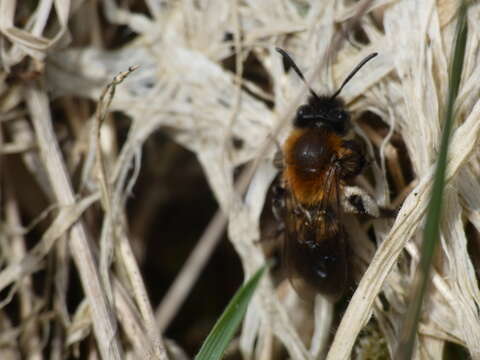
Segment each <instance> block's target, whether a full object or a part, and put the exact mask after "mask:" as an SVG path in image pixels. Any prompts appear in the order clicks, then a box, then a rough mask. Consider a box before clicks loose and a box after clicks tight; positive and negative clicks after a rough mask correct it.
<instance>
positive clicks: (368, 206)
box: [342, 186, 380, 218]
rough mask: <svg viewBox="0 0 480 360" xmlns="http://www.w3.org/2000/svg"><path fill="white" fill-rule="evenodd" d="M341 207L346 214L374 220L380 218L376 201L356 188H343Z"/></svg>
mask: <svg viewBox="0 0 480 360" xmlns="http://www.w3.org/2000/svg"><path fill="white" fill-rule="evenodd" d="M342 205H343V210H344V211H345V212H346V213H353V214H361V215H368V216H371V217H374V218H377V217H379V216H380V210H379V208H378V205H377V203H376V201H375V200H374V199H373V198H372V197H371V196H370V195H369V194H367V192H366V191H365V190H363V189H361V188H359V187H357V186H345V189H344V194H343V197H342Z"/></svg>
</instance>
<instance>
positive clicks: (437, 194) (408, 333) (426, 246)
mask: <svg viewBox="0 0 480 360" xmlns="http://www.w3.org/2000/svg"><path fill="white" fill-rule="evenodd" d="M467 7H468V5H467V4H466V2H465V1H462V3H461V5H460V8H459V12H458V24H457V29H456V36H455V40H454V41H455V44H454V51H453V59H452V64H451V69H450V78H449V93H448V99H447V107H446V109H445V121H444V129H443V134H442V142H441V147H440V152H439V155H438V162H437V168H436V171H435V178H434V182H433V187H432V194H431V199H430V203H429V206H428V213H427V219H426V223H425V230H424V234H423V243H422V249H421V258H420V263H419V266H418V268H417V272H416V274H415V279H414V286H413V291H412V293H411V296H410V299H411V303H410V306H409V308H408V311H407V315H406V318H405V322H404V324H403V327H402V331H401V332H400V342H399V346H398V349H397V353H396V354H395V359H398V360H410V359H411V358H412V355H413V351H414V344H415V335H416V333H417V327H418V321H419V317H420V312H421V308H422V302H423V297H424V294H425V291H426V289H427V285H428V282H429V278H430V276H429V275H430V268H431V265H432V260H433V257H434V254H435V249H436V245H437V243H438V239H439V236H440V226H439V224H440V220H441V210H442V199H443V192H444V188H445V171H446V167H447V154H448V145H449V139H450V133H451V130H452V125H453V117H454V116H453V115H454V104H455V99H456V97H457V94H458V89H459V87H460V80H461V77H462V68H463V61H464V58H465V47H466V42H467V22H466V13H467Z"/></svg>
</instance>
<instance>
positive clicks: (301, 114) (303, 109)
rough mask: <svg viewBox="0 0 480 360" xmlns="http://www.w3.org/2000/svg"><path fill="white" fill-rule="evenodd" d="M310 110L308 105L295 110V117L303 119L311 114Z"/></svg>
mask: <svg viewBox="0 0 480 360" xmlns="http://www.w3.org/2000/svg"><path fill="white" fill-rule="evenodd" d="M311 111H312V109H311V107H310V106H309V105H302V106H300V107H299V108H298V110H297V117H298V118H300V119H301V118H305V117H306V116H307V115H309V114H310V113H311Z"/></svg>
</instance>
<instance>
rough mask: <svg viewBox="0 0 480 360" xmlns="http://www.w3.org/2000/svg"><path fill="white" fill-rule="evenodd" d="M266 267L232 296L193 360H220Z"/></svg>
mask: <svg viewBox="0 0 480 360" xmlns="http://www.w3.org/2000/svg"><path fill="white" fill-rule="evenodd" d="M267 267H268V265H264V266H262V267H261V268H260V269H259V270H258V271H257V272H256V273H255V274H254V275H253V276H252V277H251V279H250V280H248V281H247V282H246V283H245V284H244V285H243V286H242V287H241V288H240V289H239V290H238V291H237V292H236V293H235V295H234V297H233V298H232V300H231V301H230V303H229V304H228V305H227V307H226V309H225V311H224V312H223V314H222V315H221V316H220V318H219V319H218V320H217V322H216V324H215V326H214V327H213V329H212V331H211V332H210V334H209V335H208V336H207V339H206V340H205V342H204V343H203V345H202V347H201V348H200V351H199V352H198V354H197V356H195V360H215V359H220V358H221V357H222V355H223V353H224V352H225V349H226V348H227V346H228V344H229V343H230V341H231V340H232V338H233V335H235V332H236V331H237V329H238V327H239V326H240V323H241V322H242V319H243V316H244V315H245V312H246V311H247V307H248V304H249V303H250V300H251V298H252V295H253V293H254V292H255V289H256V288H257V285H258V283H259V281H260V279H261V278H262V275H263V274H264V272H265V270H266V269H267Z"/></svg>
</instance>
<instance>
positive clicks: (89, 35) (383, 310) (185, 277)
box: [0, 0, 480, 360]
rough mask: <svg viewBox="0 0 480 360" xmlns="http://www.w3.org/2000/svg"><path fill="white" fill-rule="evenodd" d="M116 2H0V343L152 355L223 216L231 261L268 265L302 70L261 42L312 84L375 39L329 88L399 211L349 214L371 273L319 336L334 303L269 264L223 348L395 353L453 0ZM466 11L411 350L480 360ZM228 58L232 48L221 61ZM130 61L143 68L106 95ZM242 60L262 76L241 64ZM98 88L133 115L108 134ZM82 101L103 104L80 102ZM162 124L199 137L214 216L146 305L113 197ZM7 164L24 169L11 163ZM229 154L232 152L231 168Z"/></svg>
mask: <svg viewBox="0 0 480 360" xmlns="http://www.w3.org/2000/svg"><path fill="white" fill-rule="evenodd" d="M121 3H122V4H121V5H119V4H118V3H115V1H114V0H103V1H99V2H98V3H97V1H74V2H70V1H68V0H67V1H62V0H57V1H51V0H41V1H39V2H38V3H37V2H34V1H15V0H11V1H2V2H1V3H0V9H1V11H0V17H1V22H0V31H1V40H2V41H1V42H0V46H1V50H2V51H1V64H2V70H1V73H0V74H1V78H0V81H1V85H2V86H1V88H0V89H1V90H0V91H1V102H0V105H1V115H0V116H1V123H0V125H1V127H0V143H1V148H0V149H1V155H2V157H1V158H0V160H1V163H0V166H1V169H2V172H1V180H2V191H1V194H2V195H3V196H2V203H1V206H2V211H1V214H2V218H1V219H2V222H1V224H2V227H1V229H2V231H1V233H0V236H1V237H0V245H1V257H0V261H1V271H0V291H1V294H2V297H1V307H0V329H1V334H0V339H1V340H0V357H1V358H2V359H18V358H21V357H22V356H25V358H29V359H43V358H44V357H46V356H47V354H49V356H50V357H51V358H54V359H58V358H63V357H65V356H67V355H68V354H76V353H77V354H78V353H80V354H82V355H83V356H84V357H87V354H88V355H93V354H97V355H98V356H101V357H102V358H104V359H123V358H125V357H128V358H141V359H143V358H147V357H149V358H158V359H166V358H167V353H166V352H165V344H166V343H165V340H164V339H163V337H162V332H163V330H164V329H165V328H166V326H167V325H168V324H169V323H170V321H172V318H173V316H174V314H175V313H176V312H177V311H178V307H179V306H180V304H181V303H182V301H183V299H184V298H185V297H186V296H188V291H189V289H190V288H191V286H192V284H193V283H194V282H195V279H196V278H197V276H198V273H199V272H200V271H201V269H202V266H203V264H204V263H205V261H207V260H208V257H209V256H210V254H211V251H212V249H213V248H214V246H215V244H216V242H217V239H218V237H219V234H220V233H221V232H222V229H223V228H224V226H227V229H228V236H229V239H230V241H231V242H232V244H233V245H234V247H235V249H236V251H237V253H238V256H239V257H240V258H241V261H242V264H243V269H244V272H245V276H246V277H248V276H250V275H251V274H252V273H253V272H254V271H255V270H256V269H258V268H259V267H260V266H261V265H262V264H263V263H264V262H265V255H264V253H263V252H262V249H261V247H260V246H259V245H258V243H257V241H258V240H259V238H260V236H261V234H260V223H259V222H260V215H261V214H262V210H263V208H264V203H265V199H266V194H267V191H268V188H269V186H270V184H271V182H272V180H273V178H274V176H275V174H276V170H275V169H274V168H273V166H272V158H273V155H274V153H275V151H276V149H275V146H274V143H275V142H274V141H272V138H275V139H277V140H278V141H279V142H281V141H283V140H284V139H285V136H286V135H287V133H288V131H289V127H290V124H289V119H291V117H292V114H293V111H294V110H295V108H296V107H297V106H298V105H299V104H300V102H301V101H302V99H304V97H305V93H306V91H305V88H304V86H303V85H302V83H301V82H300V81H299V80H298V79H297V78H295V77H294V76H289V75H288V74H285V72H284V68H283V65H282V60H281V57H280V56H278V54H277V53H276V52H275V51H274V48H275V47H276V46H280V47H282V48H285V49H287V50H288V51H289V52H290V53H291V54H292V56H293V57H294V58H295V59H296V61H297V62H298V64H299V66H300V67H301V68H302V69H303V70H304V71H305V73H306V77H307V78H308V79H309V82H310V83H311V84H313V87H314V88H315V89H317V90H318V91H319V92H328V91H331V90H332V89H334V88H335V87H336V86H338V84H339V83H340V82H341V80H342V79H343V78H344V76H345V74H347V73H348V72H349V71H350V70H351V69H352V68H353V67H354V65H355V64H357V63H358V62H359V60H360V59H362V58H363V57H365V56H366V55H367V54H369V53H371V52H373V51H377V52H379V54H380V55H379V56H378V57H377V58H376V59H375V61H374V63H373V64H372V65H371V66H370V65H369V66H368V71H367V70H362V71H361V72H360V73H359V74H358V75H357V76H356V78H355V79H354V81H351V83H350V84H349V85H348V87H347V88H345V90H344V92H343V93H342V95H343V97H344V98H345V99H346V100H347V103H348V106H349V108H350V109H351V110H352V111H353V113H354V114H356V121H355V124H356V130H357V133H358V134H360V135H361V136H362V137H363V138H364V139H365V141H366V142H367V144H368V148H369V152H370V157H371V158H372V159H377V161H373V162H372V166H371V171H370V172H371V174H370V176H366V177H364V178H363V179H360V181H361V182H362V184H363V185H364V186H365V187H366V188H367V189H368V190H369V191H370V192H371V193H372V194H373V195H374V196H375V198H376V199H377V201H378V203H379V204H381V205H383V206H387V207H397V206H398V207H399V211H398V214H397V216H396V217H395V219H390V218H384V219H378V220H375V221H373V222H368V223H359V222H357V221H356V220H355V219H351V220H350V223H349V224H348V227H349V232H351V233H355V242H354V248H355V254H356V257H357V258H358V259H357V260H356V262H357V263H358V266H359V268H361V269H363V270H362V271H364V274H363V276H358V279H357V280H358V281H359V284H358V288H357V290H356V292H355V294H354V295H353V297H352V299H351V300H350V302H349V304H348V307H347V309H346V312H345V314H344V316H343V318H342V319H341V322H340V324H339V326H338V329H337V331H336V332H335V335H334V337H333V341H332V339H331V333H332V323H333V322H334V319H333V316H332V305H331V304H329V303H328V302H326V301H324V300H322V299H321V298H320V297H319V298H318V299H317V300H316V302H315V308H314V310H312V309H307V308H306V307H305V304H304V303H302V301H300V300H299V299H298V298H296V295H295V293H294V292H293V291H292V289H291V288H290V287H289V285H288V284H287V283H286V282H283V283H281V284H280V285H279V286H277V287H274V285H273V282H272V281H271V279H270V278H268V279H266V280H265V281H263V282H262V284H261V286H260V288H259V289H258V293H257V296H256V297H255V298H254V301H253V303H252V305H251V306H250V308H249V311H248V313H247V316H246V319H245V321H244V325H243V330H242V332H241V334H240V336H239V341H238V342H237V343H236V346H237V347H238V349H239V351H240V352H241V353H242V354H243V356H245V357H246V358H255V359H274V358H278V356H280V355H278V354H279V353H278V348H279V344H281V345H282V346H283V347H284V348H285V349H286V350H287V352H288V354H289V356H290V357H291V358H294V359H319V358H324V357H326V358H327V359H329V360H333V359H347V358H349V357H350V355H351V354H352V351H353V354H354V356H355V357H356V358H370V357H368V356H375V354H374V355H372V354H371V352H372V351H373V352H374V353H375V352H382V351H384V352H385V351H387V350H388V351H389V352H390V354H391V353H392V352H393V351H394V349H395V348H396V346H397V342H398V332H399V327H400V324H401V321H402V317H403V315H404V313H405V310H406V307H407V305H408V298H407V295H408V289H409V287H410V284H411V281H412V277H413V274H414V270H415V268H416V265H417V263H418V259H419V250H418V248H419V247H418V244H419V241H420V234H421V229H422V224H423V218H424V214H425V209H426V206H427V204H428V200H429V190H430V188H431V183H432V177H433V169H434V162H435V159H436V154H437V151H438V147H439V141H440V134H441V126H442V109H443V108H444V105H445V99H446V95H447V89H448V60H449V56H450V53H451V51H452V49H451V47H452V38H453V35H454V30H455V22H456V17H455V14H456V9H457V2H456V1H454V0H437V1H434V0H427V1H420V2H417V1H412V0H374V1H359V2H355V1H348V0H345V1H334V0H328V1H307V0H282V1H270V0H265V1H251V0H244V1H221V0H217V1H207V0H205V1H203V0H200V1H154V0H145V2H144V3H143V2H141V4H140V5H139V4H138V3H137V2H134V1H125V2H121ZM139 3H140V2H139ZM479 19H480V6H479V4H472V6H471V7H470V8H469V13H468V26H469V33H468V42H467V53H466V59H465V66H464V71H463V78H462V84H461V88H460V92H459V96H458V103H457V104H458V107H457V112H456V124H455V130H454V134H453V137H452V141H451V151H450V156H449V163H448V171H447V181H448V187H447V190H446V197H445V202H446V207H445V211H444V214H443V222H442V236H441V249H440V251H439V254H438V257H437V259H436V263H435V269H434V272H433V275H432V283H433V285H432V287H431V289H430V291H429V295H428V301H427V303H426V304H425V306H424V311H423V314H422V321H421V324H420V328H419V333H418V341H417V349H416V355H415V358H417V359H441V358H442V356H443V353H444V347H445V345H446V344H447V343H455V344H459V345H461V346H463V347H465V348H466V349H468V352H469V353H470V354H471V356H472V358H474V359H480V318H479V312H478V308H479V304H480V292H479V288H478V280H477V269H478V266H479V264H480V263H479V261H480V258H479V255H480V252H479V249H480V244H479V240H478V239H479V236H478V232H479V231H480V213H479V208H480V182H479V176H480V162H479V152H478V149H477V143H478V138H479V136H480V101H479V94H480V88H479V83H480V81H479V80H480V67H479V66H478V64H479V56H480V47H479V44H480V42H479V36H480V27H479V24H480V21H479ZM118 29H123V30H124V31H128V32H126V34H127V35H128V36H127V39H122V40H120V41H121V42H123V43H121V44H120V41H118V42H117V43H115V42H112V43H114V44H116V45H117V47H116V48H114V49H112V48H107V47H106V39H109V38H110V39H112V38H115V37H117V38H118V37H119V35H118ZM125 29H127V30H125ZM116 31H117V32H116ZM124 34H125V32H124ZM349 34H356V35H355V36H351V37H350V35H349ZM357 35H358V36H357ZM119 45H121V46H119ZM232 59H233V62H234V65H233V66H232V67H231V68H229V67H228V66H225V64H226V62H227V60H232ZM252 59H254V61H253V62H254V63H255V65H254V66H252V65H251V60H252ZM132 66H138V69H136V70H135V71H134V72H132V73H129V75H128V78H127V79H124V81H123V82H122V83H121V84H120V83H119V84H117V85H116V87H110V88H108V90H107V92H104V89H105V86H106V85H107V84H108V83H111V81H112V79H113V78H114V77H115V76H117V75H118V74H119V73H121V74H123V75H125V73H124V72H126V71H127V70H128V69H131V67H132ZM249 67H253V68H255V69H261V74H260V75H259V76H252V75H251V74H250V75H248V71H249V69H250V68H249ZM254 71H256V70H254ZM262 74H263V75H262ZM123 75H122V76H123ZM117 80H120V79H119V78H117ZM113 89H115V94H114V96H113V93H111V92H110V91H112V90H113ZM102 94H103V96H102ZM101 96H102V97H101ZM87 100H88V101H87ZM110 100H111V104H110ZM92 102H93V104H94V105H92ZM55 103H57V104H58V103H60V104H61V107H62V109H63V114H64V116H65V118H66V119H67V120H66V121H67V122H68V124H69V126H70V127H71V129H72V130H71V131H69V132H67V133H65V131H63V132H62V131H61V128H60V129H59V128H58V127H56V122H57V121H58V120H57V116H58V112H56V111H55V109H56V107H55V106H54V104H55ZM108 104H109V105H110V110H111V111H116V112H117V113H122V114H124V115H126V116H127V117H128V118H129V119H130V125H129V129H128V134H127V137H126V139H125V141H124V142H123V143H121V144H120V146H121V147H120V148H118V149H117V147H116V140H115V139H116V138H117V134H116V131H118V129H117V127H116V126H115V123H114V122H113V121H112V119H113V117H112V116H111V115H109V114H107V113H106V111H107V109H106V108H105V106H106V105H108ZM92 106H93V107H98V111H97V113H93V112H92V111H89V110H88V109H91V108H92ZM362 114H363V115H362ZM365 114H370V115H369V116H370V118H371V117H373V118H375V119H376V120H375V121H376V122H371V121H369V120H368V116H367V115H365ZM375 124H376V125H378V126H375ZM156 131H164V132H165V133H167V134H168V135H169V136H170V137H171V138H173V139H174V140H175V141H176V142H177V143H178V144H181V145H182V146H184V147H185V148H188V149H189V150H191V151H192V152H194V153H195V154H196V156H197V158H198V160H199V162H200V163H201V165H202V168H203V170H204V173H205V176H206V178H207V180H208V183H209V185H210V187H211V189H212V191H213V193H214V194H215V198H216V200H217V201H218V204H219V206H220V207H221V209H222V211H223V214H225V215H222V214H218V215H217V216H216V217H215V218H214V219H212V222H211V224H210V225H209V227H208V228H207V229H206V232H205V235H204V236H203V237H202V238H201V240H200V242H199V245H198V246H197V248H196V249H195V251H194V253H193V254H192V256H191V258H190V259H189V261H188V262H187V264H186V265H185V268H184V271H182V272H181V273H180V274H179V277H178V279H177V280H176V282H175V284H174V285H173V286H172V288H171V290H170V292H169V293H168V294H167V295H166V296H165V298H164V299H163V301H162V303H161V305H160V306H159V308H158V309H153V308H152V306H151V304H150V301H149V298H148V295H147V290H146V288H145V285H144V282H143V280H142V277H141V275H140V271H139V265H138V263H137V260H136V258H135V256H134V251H133V249H132V246H131V241H130V238H129V237H130V235H129V224H130V222H131V220H132V219H130V218H129V217H128V216H127V213H126V203H127V200H128V197H129V195H130V194H131V190H132V188H133V186H134V184H135V182H136V179H137V177H138V175H139V173H140V172H141V171H142V169H141V166H140V165H141V157H142V147H143V145H144V143H145V141H146V140H147V139H148V138H149V137H150V136H151V135H152V134H153V133H154V132H156ZM16 162H18V164H19V165H17V164H16ZM252 164H253V165H252ZM243 165H247V166H243ZM19 166H20V167H22V168H24V169H25V170H26V171H24V172H23V174H26V175H27V176H28V177H29V178H30V179H29V180H30V181H25V180H22V179H20V178H19V177H18V174H19V172H18V171H17V170H16V169H17V167H19ZM238 168H242V169H243V170H242V173H241V175H240V176H239V177H238V179H237V176H236V170H237V169H238ZM250 178H251V182H249V181H248V180H249V179H250ZM33 182H34V183H35V187H34V188H33V189H32V188H30V187H31V186H32V185H31V184H32V183H33ZM242 189H245V190H246V195H245V197H242V196H241V192H242ZM38 197H41V198H42V199H46V201H42V202H41V203H45V202H46V203H47V204H49V206H47V207H46V208H45V209H44V211H43V213H42V219H45V218H47V219H48V221H49V225H48V226H45V227H43V228H41V230H36V231H32V229H33V227H34V226H35V223H33V224H30V223H24V219H29V215H31V214H30V213H29V211H28V206H26V205H25V204H29V201H31V202H32V203H33V202H35V201H37V198H38ZM32 206H33V205H32ZM99 206H100V207H99ZM192 206H195V204H192ZM92 207H96V209H95V212H94V214H97V215H90V217H91V216H97V217H98V216H99V215H98V214H101V218H100V219H97V220H96V221H87V219H86V217H88V214H89V212H92V211H93V210H92ZM82 219H83V220H82ZM40 220H41V219H39V220H38V221H40ZM226 224H227V225H226ZM372 239H375V242H374V241H372ZM27 244H30V245H29V246H27ZM72 260H73V262H72ZM47 264H50V265H51V266H53V268H54V269H55V270H54V273H51V274H50V276H51V279H49V280H48V281H52V283H53V284H54V286H53V287H54V291H53V294H52V295H51V296H50V295H49V296H48V297H47V296H46V295H45V294H42V293H39V292H38V291H37V290H36V289H38V285H37V282H38V281H40V280H39V278H38V276H36V274H37V272H39V271H42V270H43V269H45V267H46V266H47ZM52 264H53V265H52ZM71 272H74V273H77V274H78V276H79V277H80V280H81V284H82V295H83V300H82V301H81V302H80V303H79V305H78V306H77V307H76V308H75V309H74V310H73V311H72V310H71V309H69V308H68V306H67V305H66V297H67V293H68V292H69V291H71V289H70V287H71V286H72V285H71V282H70V281H69V276H70V275H69V274H70V273H71ZM359 274H360V272H359ZM41 281H46V280H41ZM212 296H214V294H212ZM12 304H15V306H16V311H12ZM312 312H313V313H314V314H315V316H313V317H312V316H311V313H312ZM372 318H373V319H374V320H371V319H372ZM372 324H373V325H372ZM365 326H366V328H364V327H365ZM159 329H160V330H159ZM362 329H364V330H363V332H362V334H361V335H360V338H359V334H360V333H361V331H362ZM92 334H93V337H92V336H91V335H92ZM365 334H367V335H365ZM368 334H370V335H368ZM371 334H374V335H371ZM92 338H94V339H95V342H92V341H89V340H91V339H92ZM168 344H171V343H170V342H168ZM382 344H383V345H382ZM180 345H181V344H180ZM47 348H48V350H46V349H47ZM366 349H370V350H366ZM371 349H380V350H371ZM386 349H387V350H386ZM169 350H170V351H169V357H170V358H171V359H176V358H182V356H183V355H181V350H179V349H178V348H177V347H176V346H174V345H169ZM232 351H234V350H232ZM369 351H370V353H369V354H370V355H367V352H369ZM377 355H378V354H377ZM383 355H385V356H386V354H385V353H383ZM378 356H380V355H378Z"/></svg>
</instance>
